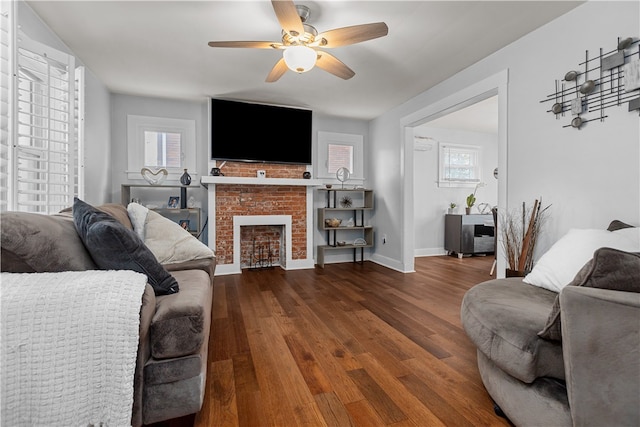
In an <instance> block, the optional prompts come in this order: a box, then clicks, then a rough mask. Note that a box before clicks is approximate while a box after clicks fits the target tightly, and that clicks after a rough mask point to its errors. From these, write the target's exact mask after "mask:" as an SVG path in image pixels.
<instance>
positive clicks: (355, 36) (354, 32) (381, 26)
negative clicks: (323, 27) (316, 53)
mask: <svg viewBox="0 0 640 427" xmlns="http://www.w3.org/2000/svg"><path fill="white" fill-rule="evenodd" d="M388 33H389V27H387V24H385V23H384V22H375V23H373V24H362V25H354V26H352V27H343V28H336V29H334V30H329V31H325V32H324V33H321V34H318V36H317V37H316V41H315V42H314V43H313V44H312V45H313V46H318V47H338V46H346V45H350V44H355V43H360V42H364V41H367V40H371V39H377V38H378V37H384V36H386V35H387V34H388Z"/></svg>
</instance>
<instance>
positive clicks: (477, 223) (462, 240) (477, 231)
mask: <svg viewBox="0 0 640 427" xmlns="http://www.w3.org/2000/svg"><path fill="white" fill-rule="evenodd" d="M444 249H445V250H446V251H448V252H449V253H455V254H457V255H458V258H462V257H463V256H464V255H465V254H468V255H473V254H481V253H485V254H486V253H493V252H494V251H495V226H494V223H493V215H491V214H489V215H483V214H471V215H459V214H447V215H446V216H445V221H444Z"/></svg>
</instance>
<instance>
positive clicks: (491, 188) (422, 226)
mask: <svg viewBox="0 0 640 427" xmlns="http://www.w3.org/2000/svg"><path fill="white" fill-rule="evenodd" d="M414 134H415V136H422V137H430V138H433V140H430V141H425V140H423V141H424V142H426V143H427V147H428V149H427V150H425V151H418V150H415V151H413V153H412V154H413V162H414V168H413V170H414V186H413V193H414V197H413V202H414V229H415V255H416V256H427V255H442V254H444V253H445V251H444V215H445V214H446V212H447V209H448V208H449V204H450V203H451V202H454V203H456V204H457V205H458V207H457V208H456V213H464V208H465V206H466V199H467V196H468V195H469V194H471V193H472V192H473V190H474V189H473V187H472V188H468V187H463V188H460V187H455V188H447V187H438V184H437V179H438V161H439V159H438V157H439V155H438V142H444V143H450V144H463V145H476V146H479V147H481V148H482V165H481V168H482V178H481V181H482V182H483V183H485V186H484V187H479V188H478V190H477V191H476V199H477V201H476V204H475V206H474V207H473V213H479V212H478V211H477V207H478V205H479V204H481V203H488V204H489V205H490V206H495V205H497V204H498V182H497V181H496V179H495V178H494V177H493V170H494V169H495V168H496V167H497V166H498V136H497V135H496V134H490V133H480V132H470V131H464V130H455V129H439V128H432V127H428V124H427V125H424V126H419V127H416V128H415V129H414Z"/></svg>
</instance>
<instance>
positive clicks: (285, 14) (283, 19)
mask: <svg viewBox="0 0 640 427" xmlns="http://www.w3.org/2000/svg"><path fill="white" fill-rule="evenodd" d="M271 4H272V5H273V10H274V11H275V12H276V17H277V18H278V22H280V26H281V27H282V29H283V30H284V31H285V32H286V33H288V34H291V35H292V36H294V37H296V36H299V35H300V34H304V27H303V26H302V20H301V19H300V15H298V11H297V10H296V5H295V4H293V1H291V0H271Z"/></svg>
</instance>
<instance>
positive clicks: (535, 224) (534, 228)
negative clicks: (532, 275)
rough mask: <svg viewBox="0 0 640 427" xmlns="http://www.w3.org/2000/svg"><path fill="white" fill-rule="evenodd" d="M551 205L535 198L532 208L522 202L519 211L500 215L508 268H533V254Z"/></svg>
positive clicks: (524, 269) (526, 270)
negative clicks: (544, 204) (543, 204)
mask: <svg viewBox="0 0 640 427" xmlns="http://www.w3.org/2000/svg"><path fill="white" fill-rule="evenodd" d="M550 207H551V205H549V206H547V207H544V208H543V207H542V199H540V201H538V200H535V201H534V203H533V207H532V208H527V206H526V204H525V202H522V208H521V209H520V210H519V211H515V210H514V211H511V212H506V213H504V214H502V215H501V216H500V221H498V222H501V223H502V224H501V225H500V232H501V233H502V247H503V249H504V252H505V256H506V257H507V268H509V269H510V270H516V271H520V272H529V271H531V269H532V268H533V254H534V252H535V248H536V243H537V241H538V236H540V233H541V231H542V227H543V225H544V223H545V221H546V219H547V217H548V212H547V210H548V209H549V208H550Z"/></svg>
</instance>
